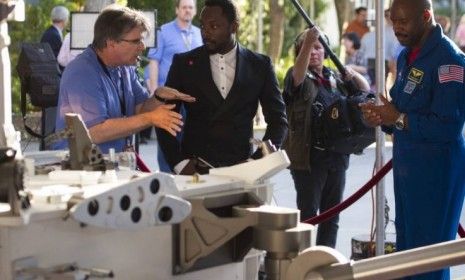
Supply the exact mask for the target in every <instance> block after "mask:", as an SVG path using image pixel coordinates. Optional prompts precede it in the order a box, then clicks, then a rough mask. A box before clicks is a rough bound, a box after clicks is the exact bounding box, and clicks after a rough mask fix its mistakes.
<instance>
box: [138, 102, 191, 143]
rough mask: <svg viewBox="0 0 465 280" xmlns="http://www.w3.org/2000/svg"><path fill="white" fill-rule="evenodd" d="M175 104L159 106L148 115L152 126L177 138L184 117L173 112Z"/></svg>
mask: <svg viewBox="0 0 465 280" xmlns="http://www.w3.org/2000/svg"><path fill="white" fill-rule="evenodd" d="M175 107H176V105H174V104H164V105H160V106H158V107H157V108H156V109H154V110H153V111H150V112H148V113H146V114H147V116H148V117H149V120H150V122H151V123H152V125H154V126H156V127H159V128H162V129H164V130H166V131H167V132H168V133H169V134H171V135H173V136H176V133H177V132H179V131H181V127H182V126H183V124H184V123H183V122H182V115H181V114H179V113H177V112H175V111H173V109H174V108H175Z"/></svg>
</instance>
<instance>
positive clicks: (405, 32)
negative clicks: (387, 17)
mask: <svg viewBox="0 0 465 280" xmlns="http://www.w3.org/2000/svg"><path fill="white" fill-rule="evenodd" d="M391 20H392V23H393V28H394V33H395V34H396V37H397V39H398V40H399V42H400V43H401V44H402V45H403V46H407V47H421V46H422V45H423V43H424V42H425V40H426V38H427V37H428V35H429V33H430V31H431V30H432V29H433V27H434V25H435V21H434V16H433V7H432V3H431V0H394V1H393V3H392V6H391Z"/></svg>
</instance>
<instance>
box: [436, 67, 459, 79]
mask: <svg viewBox="0 0 465 280" xmlns="http://www.w3.org/2000/svg"><path fill="white" fill-rule="evenodd" d="M438 78H439V83H441V84H442V83H447V82H459V83H463V67H462V66H460V65H441V66H439V68H438Z"/></svg>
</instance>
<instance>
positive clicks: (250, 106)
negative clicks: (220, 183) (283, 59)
mask: <svg viewBox="0 0 465 280" xmlns="http://www.w3.org/2000/svg"><path fill="white" fill-rule="evenodd" d="M165 85H166V86H169V87H173V88H176V89H177V90H179V91H181V92H183V93H186V94H189V95H191V96H193V97H195V98H196V99H197V100H196V102H194V103H184V104H183V105H184V107H185V109H186V118H185V120H184V123H185V124H184V128H183V129H184V136H183V139H182V140H181V143H178V142H177V141H176V138H175V137H173V136H171V135H170V134H168V133H167V132H166V131H164V130H161V129H157V136H158V140H159V144H160V145H161V148H162V150H163V152H164V154H165V156H166V159H167V161H168V164H169V165H170V167H171V168H172V169H173V168H174V166H175V165H176V164H178V163H179V162H180V161H182V160H184V159H187V158H191V157H201V158H203V159H205V160H206V161H208V162H210V163H211V164H213V165H214V166H215V167H218V166H229V165H233V164H237V163H239V162H242V161H244V160H246V159H247V158H249V157H250V156H251V154H252V145H251V144H250V142H249V141H250V138H252V137H253V119H254V116H255V114H256V112H257V107H258V103H259V102H260V104H261V105H262V108H263V114H264V116H265V121H266V123H267V124H268V126H267V129H266V132H265V136H264V137H263V139H264V140H267V139H270V140H271V141H272V142H273V144H275V145H277V146H278V147H280V146H281V143H282V141H283V139H284V137H285V136H286V133H287V119H286V113H285V105H284V102H283V99H282V96H281V93H280V90H279V88H278V82H277V80H276V75H275V73H274V70H273V66H272V64H271V61H270V59H269V58H268V57H266V56H264V55H260V54H257V53H254V52H252V51H250V50H247V49H245V48H243V47H241V46H238V48H237V58H236V72H235V78H234V82H233V85H232V87H231V90H230V92H229V93H228V95H227V97H226V99H224V98H223V97H222V96H221V93H220V92H219V91H218V89H217V87H216V85H215V83H214V81H213V78H212V73H211V68H210V58H209V54H208V52H207V50H206V48H204V47H203V46H202V47H199V48H196V49H194V50H192V51H190V52H187V53H183V54H177V55H175V56H174V57H173V63H172V65H171V68H170V71H169V73H168V78H167V81H166V84H165Z"/></svg>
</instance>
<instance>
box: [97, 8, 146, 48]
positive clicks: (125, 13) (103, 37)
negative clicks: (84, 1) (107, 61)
mask: <svg viewBox="0 0 465 280" xmlns="http://www.w3.org/2000/svg"><path fill="white" fill-rule="evenodd" d="M136 27H140V28H141V29H142V30H144V31H147V32H150V29H151V25H150V22H149V19H148V18H147V17H146V16H145V15H144V14H143V13H142V12H140V11H138V10H134V9H131V8H128V7H118V6H110V7H108V8H106V9H104V10H103V11H102V12H101V13H100V15H99V16H98V18H97V20H96V21H95V25H94V41H93V42H92V46H93V47H94V48H96V49H97V50H101V49H103V48H105V47H106V46H107V40H113V41H119V40H121V38H122V37H123V36H124V35H125V34H126V33H128V32H130V31H131V30H133V29H134V28H136Z"/></svg>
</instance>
